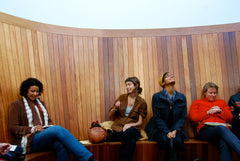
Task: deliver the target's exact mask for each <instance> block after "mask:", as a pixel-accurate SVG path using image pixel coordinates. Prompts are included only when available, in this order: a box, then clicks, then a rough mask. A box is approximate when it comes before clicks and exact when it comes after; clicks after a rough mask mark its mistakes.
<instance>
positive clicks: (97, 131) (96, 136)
mask: <svg viewBox="0 0 240 161" xmlns="http://www.w3.org/2000/svg"><path fill="white" fill-rule="evenodd" d="M106 138H107V131H106V130H105V129H104V128H102V127H90V128H89V130H88V139H89V141H90V142H91V143H93V144H96V143H101V142H104V141H105V140H106Z"/></svg>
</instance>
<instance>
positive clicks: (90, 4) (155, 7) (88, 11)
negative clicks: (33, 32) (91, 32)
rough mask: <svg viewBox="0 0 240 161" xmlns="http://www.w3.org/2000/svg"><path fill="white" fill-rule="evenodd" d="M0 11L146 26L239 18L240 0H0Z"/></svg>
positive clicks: (59, 21) (104, 25) (64, 22)
mask: <svg viewBox="0 0 240 161" xmlns="http://www.w3.org/2000/svg"><path fill="white" fill-rule="evenodd" d="M0 1H1V2H0V12H4V13H7V14H11V15H14V16H18V17H21V18H25V19H28V20H33V21H38V22H42V23H48V24H54V25H61V26H69V27H78V28H94V29H148V28H173V27H188V26H204V25H216V24H226V23H235V22H240V9H239V6H240V0H85V1H83V0H0Z"/></svg>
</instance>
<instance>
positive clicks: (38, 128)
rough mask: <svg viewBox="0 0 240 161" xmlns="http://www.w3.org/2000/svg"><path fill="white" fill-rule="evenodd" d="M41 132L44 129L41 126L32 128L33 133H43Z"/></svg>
mask: <svg viewBox="0 0 240 161" xmlns="http://www.w3.org/2000/svg"><path fill="white" fill-rule="evenodd" d="M43 130H44V128H43V126H42V125H37V126H35V127H34V131H35V132H41V131H43Z"/></svg>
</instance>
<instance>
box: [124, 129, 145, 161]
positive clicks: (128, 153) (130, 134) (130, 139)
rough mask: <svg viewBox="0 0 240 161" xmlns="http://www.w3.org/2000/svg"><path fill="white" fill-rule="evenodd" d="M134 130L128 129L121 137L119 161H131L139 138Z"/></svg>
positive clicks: (137, 132)
mask: <svg viewBox="0 0 240 161" xmlns="http://www.w3.org/2000/svg"><path fill="white" fill-rule="evenodd" d="M140 136H141V135H140V133H139V131H138V130H137V129H136V128H133V127H131V128H128V129H127V130H126V131H125V132H122V136H121V142H122V146H121V161H132V160H133V154H134V149H135V145H136V142H137V140H138V138H139V137H140Z"/></svg>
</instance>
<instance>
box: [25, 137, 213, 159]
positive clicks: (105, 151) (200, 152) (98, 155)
mask: <svg viewBox="0 0 240 161" xmlns="http://www.w3.org/2000/svg"><path fill="white" fill-rule="evenodd" d="M84 146H85V147H86V148H87V149H88V150H89V151H90V152H92V153H93V156H94V158H95V159H97V160H98V161H119V160H120V148H121V143H120V142H104V143H100V144H86V145H84ZM208 147H209V144H208V142H205V141H199V140H196V139H189V140H187V141H185V151H184V152H179V153H178V159H179V161H193V160H194V159H195V158H199V159H200V160H201V161H208V158H209V156H208V154H209V150H208ZM165 153H166V152H164V151H160V150H158V143H157V142H152V141H138V142H137V143H136V148H135V152H134V161H164V157H165ZM71 158H72V159H71V160H72V161H76V159H75V158H74V156H71ZM25 161H56V156H55V154H54V153H53V152H40V153H32V154H27V155H26V158H25ZM214 161H216V160H214Z"/></svg>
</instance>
